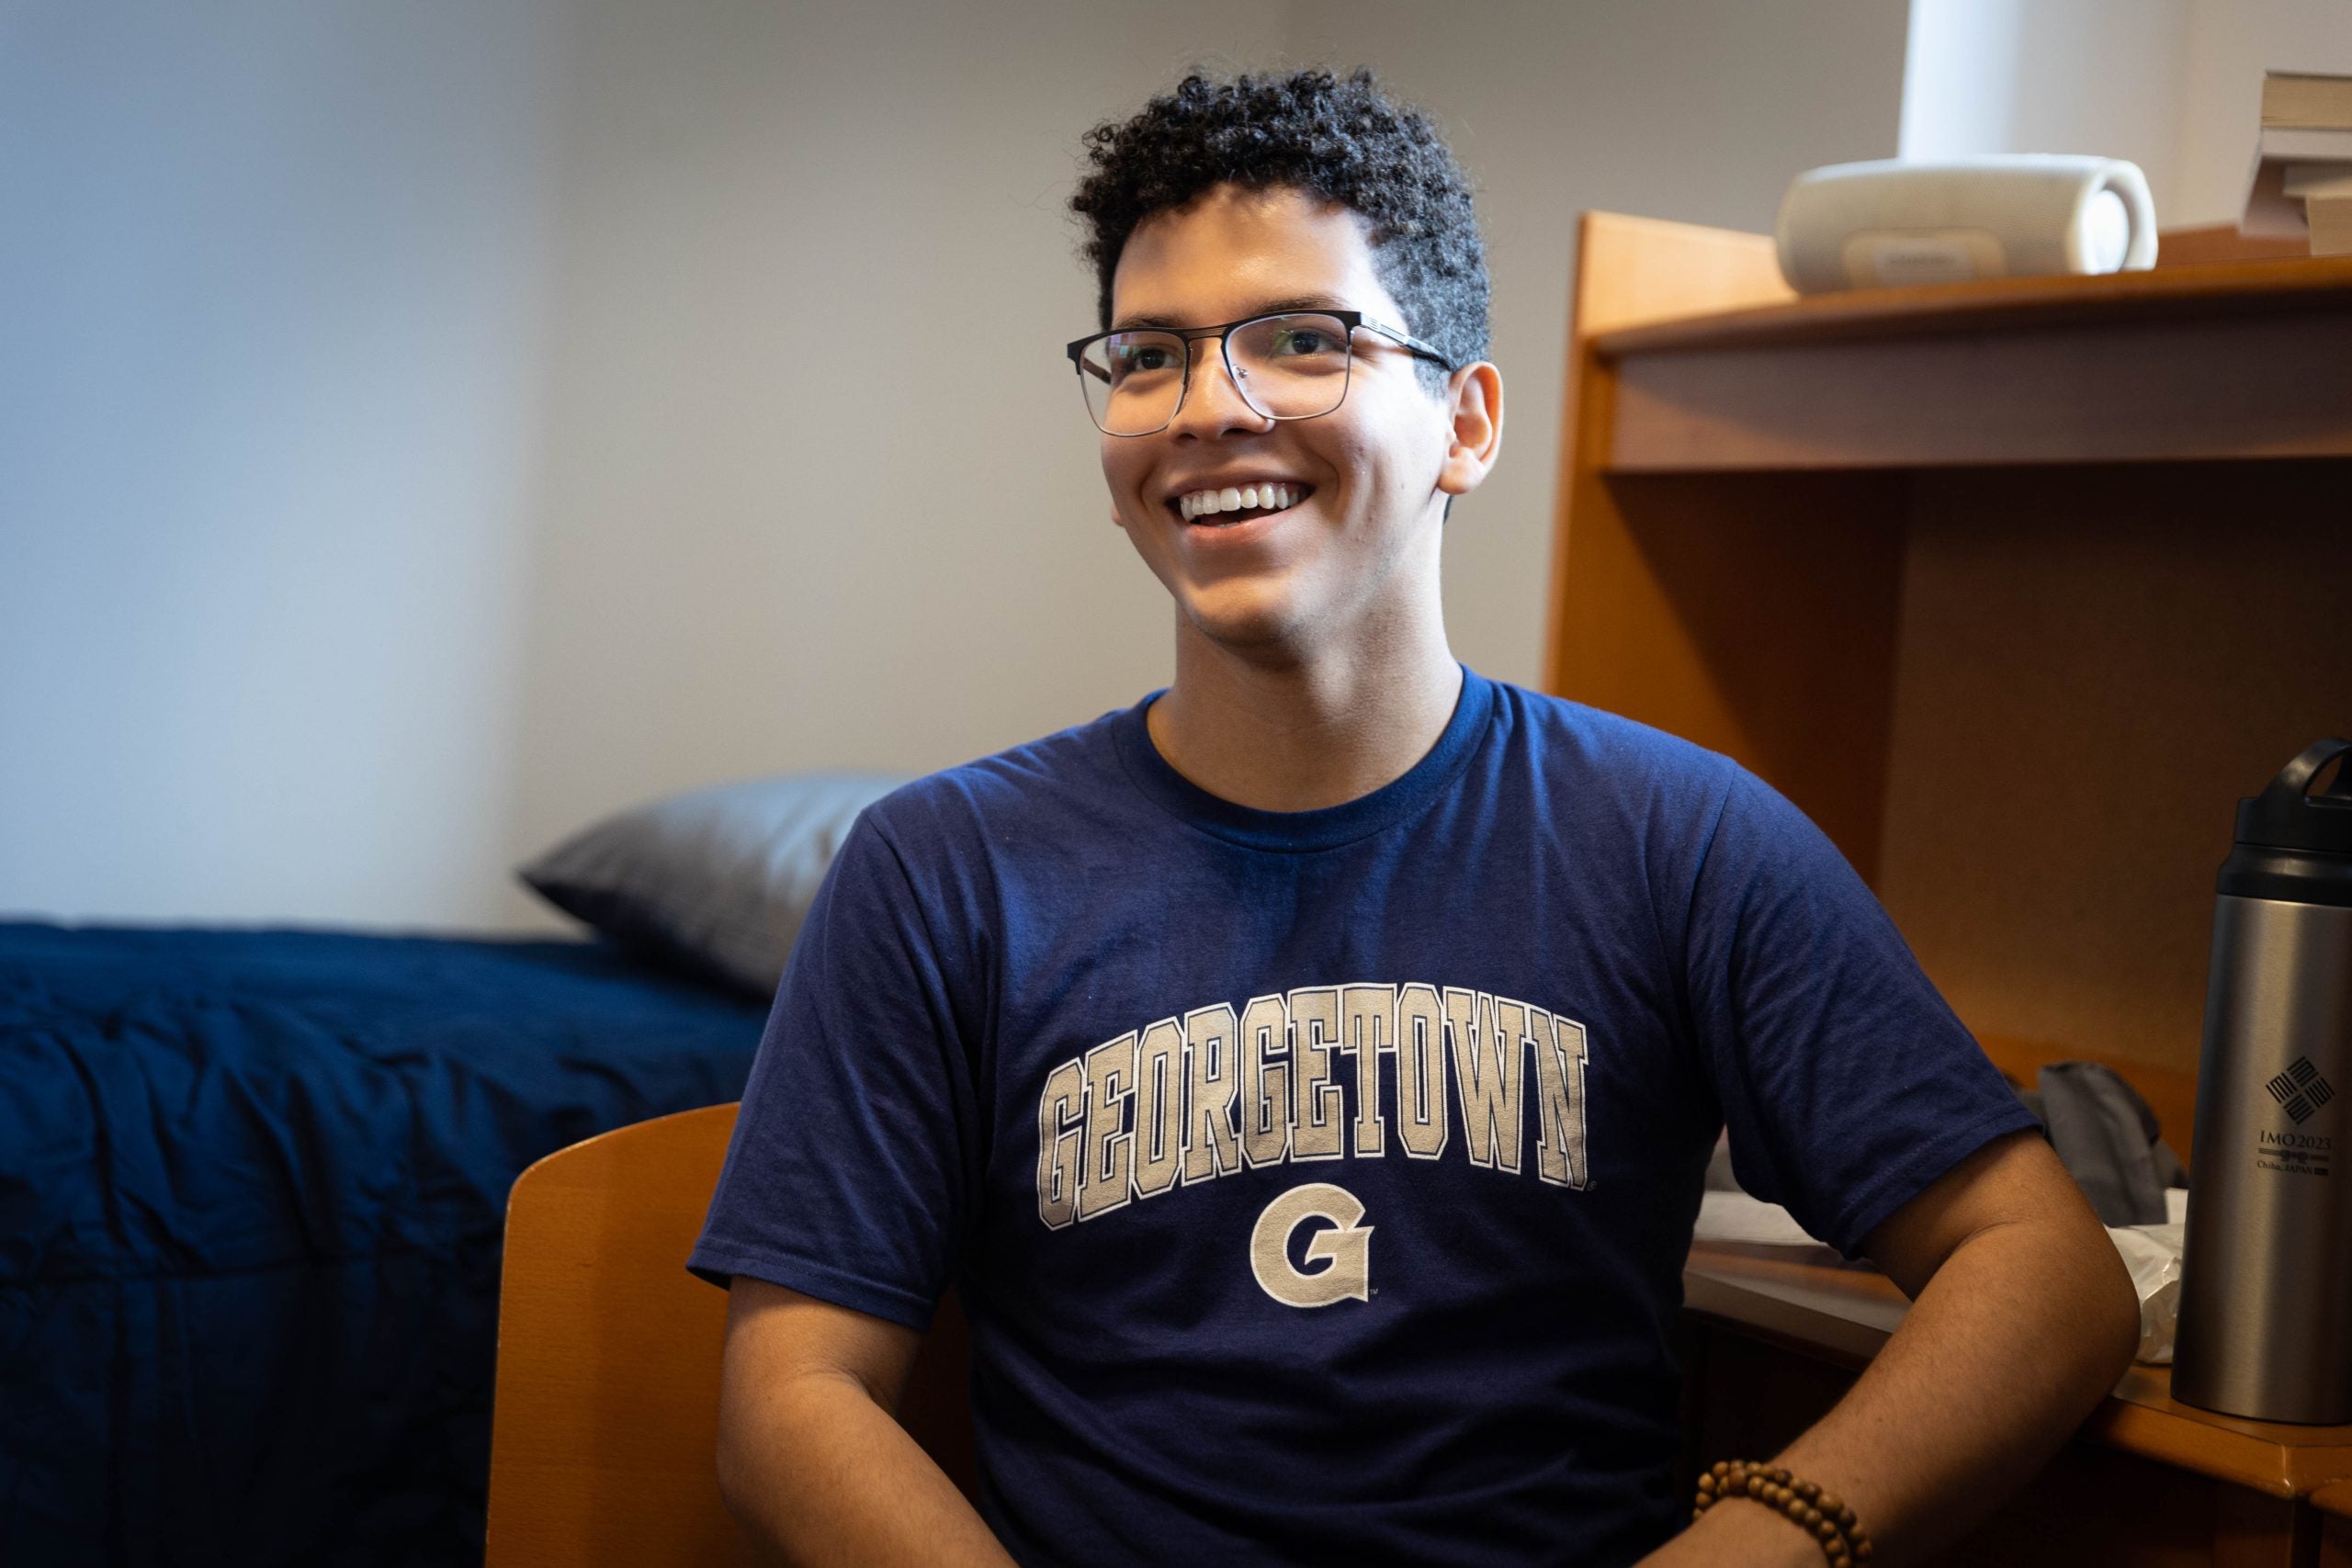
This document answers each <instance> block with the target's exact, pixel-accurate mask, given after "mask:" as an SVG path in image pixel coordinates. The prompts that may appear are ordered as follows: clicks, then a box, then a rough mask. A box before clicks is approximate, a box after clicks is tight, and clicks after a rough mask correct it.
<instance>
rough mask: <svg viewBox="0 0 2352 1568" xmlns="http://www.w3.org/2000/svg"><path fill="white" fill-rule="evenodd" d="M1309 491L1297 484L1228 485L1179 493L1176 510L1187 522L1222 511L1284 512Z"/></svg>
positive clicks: (1303, 497)
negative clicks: (1221, 487)
mask: <svg viewBox="0 0 2352 1568" xmlns="http://www.w3.org/2000/svg"><path fill="white" fill-rule="evenodd" d="M1305 497H1306V491H1305V490H1304V489H1302V488H1300V487H1299V486H1296V485H1272V484H1258V485H1227V486H1226V487H1225V488H1224V489H1223V490H1201V491H1193V493H1192V494H1190V495H1180V496H1178V497H1177V498H1176V512H1177V514H1178V515H1179V516H1181V517H1182V518H1183V519H1184V521H1185V522H1187V523H1190V522H1192V521H1193V520H1194V519H1196V518H1201V517H1213V516H1215V515H1216V513H1220V512H1243V511H1252V512H1254V511H1266V512H1283V511H1287V510H1289V509H1290V508H1291V507H1294V506H1295V505H1297V504H1298V503H1299V502H1300V501H1302V500H1303V499H1305Z"/></svg>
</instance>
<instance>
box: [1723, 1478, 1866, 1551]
mask: <svg viewBox="0 0 2352 1568" xmlns="http://www.w3.org/2000/svg"><path fill="white" fill-rule="evenodd" d="M1726 1497H1750V1498H1753V1499H1755V1500H1756V1501H1757V1502H1758V1503H1761V1504H1763V1505H1764V1506H1766V1507H1768V1508H1771V1509H1773V1510H1775V1511H1777V1512H1779V1513H1782V1514H1785V1515H1787V1516H1788V1517H1789V1520H1790V1522H1791V1523H1792V1524H1794V1525H1795V1526H1796V1527H1797V1528H1798V1529H1802V1530H1804V1532H1805V1533H1806V1534H1808V1535H1810V1536H1812V1537H1813V1539H1814V1540H1816V1541H1818V1542H1820V1544H1821V1554H1822V1555H1823V1556H1824V1557H1826V1558H1827V1559H1828V1560H1829V1568H1854V1564H1856V1563H1858V1562H1869V1561H1870V1560H1871V1538H1870V1537H1869V1536H1868V1535H1867V1534H1865V1533H1864V1532H1863V1529H1862V1527H1861V1525H1860V1522H1859V1521H1857V1520H1856V1519H1855V1517H1854V1510H1853V1509H1851V1508H1849V1507H1848V1506H1846V1505H1845V1504H1843V1503H1841V1502H1839V1501H1838V1495H1837V1494H1836V1493H1834V1492H1824V1491H1823V1490H1822V1489H1821V1488H1820V1487H1818V1486H1816V1485H1815V1484H1814V1483H1812V1482H1810V1481H1802V1480H1799V1479H1798V1478H1797V1477H1795V1476H1793V1475H1791V1474H1790V1473H1789V1472H1787V1471H1785V1470H1783V1469H1781V1467H1780V1466H1779V1465H1762V1464H1754V1463H1751V1462H1749V1461H1747V1460H1740V1459H1731V1460H1718V1461H1716V1462H1715V1465H1714V1468H1713V1469H1712V1470H1710V1471H1708V1472H1707V1473H1706V1474H1704V1475H1702V1476H1701V1477H1699V1498H1698V1506H1696V1507H1694V1508H1692V1509H1691V1518H1692V1519H1693V1520H1694V1521H1695V1520H1696V1519H1697V1518H1698V1517H1699V1516H1700V1515H1702V1514H1703V1513H1705V1512H1706V1511H1707V1510H1708V1509H1709V1508H1712V1507H1713V1506H1715V1505H1716V1504H1717V1503H1719V1502H1721V1501H1722V1500H1723V1499H1724V1498H1726Z"/></svg>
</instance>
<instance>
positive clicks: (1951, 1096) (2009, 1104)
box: [1685, 772, 2037, 1258]
mask: <svg viewBox="0 0 2352 1568" xmlns="http://www.w3.org/2000/svg"><path fill="white" fill-rule="evenodd" d="M1685 929H1686V931H1687V933H1688V941H1687V944H1686V946H1687V954H1688V957H1687V964H1688V968H1687V982H1686V983H1687V987H1688V994H1689V996H1690V998H1691V1018H1692V1023H1693V1026H1694V1029H1695V1031H1696V1033H1697V1036H1698V1041H1699V1045H1700V1049H1701V1050H1702V1053H1703V1055H1704V1056H1705V1058H1706V1063H1707V1067H1708V1070H1709V1071H1710V1073H1711V1074H1712V1075H1713V1079H1714V1083H1715V1087H1716V1091H1717V1094H1718V1096H1719V1097H1720V1100H1721V1101H1722V1105H1723V1111H1724V1124H1725V1126H1726V1127H1727V1128H1728V1129H1729V1131H1730V1134H1731V1155H1732V1169H1733V1173H1734V1174H1735V1175H1736V1176H1737V1177H1738V1179H1739V1182H1740V1185H1741V1186H1743V1187H1745V1188H1747V1190H1749V1191H1750V1192H1752V1193H1754V1194H1756V1195H1757V1196H1758V1197H1759V1198H1762V1199H1765V1200H1767V1201H1771V1202H1776V1203H1779V1204H1781V1205H1782V1206H1784V1207H1785V1208H1787V1209H1788V1210H1789V1212H1790V1213H1792V1214H1793V1215H1795V1216H1796V1219H1797V1221H1798V1223H1799V1224H1803V1225H1804V1228H1805V1229H1806V1230H1808V1231H1810V1232H1811V1233H1812V1234H1813V1235H1816V1236H1818V1237H1820V1238H1821V1239H1822V1240H1823V1241H1826V1242H1827V1243H1828V1244H1829V1245H1831V1246H1832V1247H1836V1248H1838V1251H1840V1252H1842V1253H1844V1254H1846V1255H1847V1256H1848V1257H1849V1258H1850V1257H1853V1256H1855V1254H1856V1253H1857V1252H1858V1250H1859V1249H1860V1246H1861V1241H1862V1238H1863V1237H1864V1236H1865V1235H1868V1234H1869V1232H1870V1230H1871V1227H1872V1226H1874V1225H1876V1224H1878V1223H1879V1222H1880V1221H1881V1220H1883V1219H1884V1218H1885V1217H1886V1216H1887V1215H1889V1214H1890V1213H1894V1211H1895V1210H1896V1209H1897V1208H1900V1207H1901V1206H1902V1205H1903V1204H1904V1203H1905V1201H1908V1200H1910V1199H1911V1198H1913V1197H1914V1196H1916V1195H1917V1193H1918V1192H1919V1191H1920V1190H1923V1189H1924V1188H1926V1187H1927V1186H1928V1184H1929V1183H1931V1182H1933V1181H1934V1180H1935V1179H1937V1178H1938V1177H1939V1176H1941V1175H1942V1174H1943V1173H1944V1172H1945V1171H1947V1170H1949V1169H1951V1168H1952V1167H1953V1166H1954V1165H1956V1164H1958V1163H1959V1162H1960V1161H1961V1160H1962V1158H1964V1157H1966V1156H1968V1155H1970V1154H1972V1153H1973V1152H1974V1151H1975V1150H1976V1149H1978V1148H1979V1147H1981V1146H1982V1145H1985V1143H1986V1142H1988V1141H1989V1140H1991V1139H1993V1138H1995V1137H1997V1136H1999V1135H2000V1134H2004V1133H2008V1132H2012V1131H2015V1130H2017V1129H2018V1128H2023V1127H2031V1126H2035V1125H2037V1123H2036V1122H2035V1121H2034V1119H2033V1116H2032V1114H2031V1112H2030V1111H2027V1110H2026V1108H2025V1106H2024V1104H2023V1102H2021V1101H2020V1100H2018V1097H2017V1095H2016V1094H2015V1093H2014V1092H2013V1091H2012V1090H2011V1089H2010V1088H2009V1087H2008V1084H2007V1081H2006V1080H2004V1079H2003V1078H2002V1077H2001V1075H2000V1074H1999V1072H1998V1071H1997V1070H1996V1069H1995V1068H1994V1066H1993V1065H1992V1064H1991V1063H1990V1062H1988V1061H1987V1060H1986V1059H1985V1054H1984V1052H1983V1051H1982V1050H1981V1049H1979V1048H1978V1046H1977V1044H1976V1042H1975V1040H1974V1038H1973V1037H1972V1036H1971V1035H1970V1034H1969V1032H1968V1031H1967V1029H1966V1028H1965V1027H1964V1026H1963V1025H1962V1023H1961V1021H1960V1020H1959V1019H1958V1018H1957V1017H1955V1016H1954V1015H1953V1013H1952V1010H1951V1008H1950V1007H1949V1006H1947V1005H1946V1003H1945V1002H1944V999H1943V998H1942V997H1940V996H1939V995H1938V994H1937V992H1936V989H1935V987H1934V986H1933V985H1932V984H1930V983H1929V981H1928V977H1927V976H1926V975H1925V974H1923V973H1922V972H1921V970H1920V968H1919V965H1918V962H1917V960H1916V959H1915V958H1913V956H1912V954H1911V950H1910V948H1909V947H1908V946H1906V945H1905V942H1904V941H1903V938H1902V936H1901V934H1900V933H1899V932H1897V931H1895V929H1894V921H1893V920H1892V919H1889V918H1888V917H1887V914H1886V911H1885V910H1884V909H1883V908H1881V907H1880V905H1879V902H1878V899H1877V898H1876V897H1874V896H1873V895H1872V894H1871V891H1870V889H1869V888H1868V887H1867V886H1864V884H1863V882H1862V880H1861V878H1860V876H1858V875H1856V874H1855V873H1854V870H1853V868H1852V867H1851V866H1849V865H1848V864H1847V863H1846V860H1845V857H1844V856H1842V855H1840V854H1839V853H1838V850H1837V848H1836V846H1835V845H1833V844H1831V843H1830V842H1829V840H1828V839H1827V838H1826V837H1825V836H1823V834H1822V832H1821V830H1820V829H1817V828H1815V826H1814V825H1813V823H1812V822H1810V821H1809V820H1807V819H1806V818H1805V816H1804V813H1802V812H1800V811H1799V810H1797V808H1796V807H1793V806H1792V805H1791V804H1790V803H1789V802H1788V801H1787V800H1785V799H1783V798H1781V795H1778V794H1776V793H1775V792H1774V791H1773V790H1772V789H1771V788H1770V786H1768V785H1766V784H1764V783H1763V782H1762V781H1760V780H1758V779H1757V778H1756V777H1754V776H1753V775H1752V774H1749V773H1745V772H1738V773H1735V774H1734V775H1733V778H1732V782H1731V784H1730V786H1729V789H1728V792H1727V793H1726V795H1724V801H1723V807H1722V810H1721V812H1720V814H1719V816H1718V818H1717V820H1716V826H1715V830H1714V833H1713V838H1712V840H1711V841H1710V842H1709V843H1708V844H1707V846H1706V849H1705V852H1704V855H1703V858H1702V861H1701V863H1700V867H1699V871H1698V874H1697V877H1696V880H1695V882H1694V884H1693V886H1692V892H1691V914H1690V921H1689V924H1688V926H1687V927H1686V928H1685Z"/></svg>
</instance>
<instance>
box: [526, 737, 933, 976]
mask: <svg viewBox="0 0 2352 1568" xmlns="http://www.w3.org/2000/svg"><path fill="white" fill-rule="evenodd" d="M905 782H906V778H905V776H904V775H902V774H897V773H794V774H786V775H782V776H778V777H774V778H764V779H752V780H750V781H748V782H746V783H743V784H718V785H715V786H713V787H711V788H707V789H698V790H695V791H692V792H691V793H688V794H685V795H671V796H669V797H667V798H666V799H662V800H657V801H653V802H651V803H650V804H648V805H645V806H640V807H635V808H633V809H631V810H628V811H623V812H620V813H618V814H617V815H616V816H613V817H608V818H605V820H603V821H601V822H598V823H596V824H594V826H592V827H589V828H586V829H582V831H580V832H578V833H576V834H574V835H572V836H571V838H569V839H566V840H564V841H563V842H562V843H560V844H558V845H557V846H555V848H553V849H551V850H549V851H548V852H546V853H545V854H543V855H541V856H539V857H538V858H537V860H534V861H532V862H531V863H529V864H527V865H526V866H524V867H522V868H521V869H520V870H519V871H518V872H517V873H516V874H517V875H519V876H520V877H522V879H523V880H524V881H525V882H526V883H527V884H528V885H529V886H531V888H532V889H533V890H534V891H536V892H537V894H538V895H539V896H540V897H543V898H545V899H547V901H548V903H550V904H553V905H554V906H555V907H556V908H559V909H561V910H563V911H564V912H565V913H566V914H569V915H574V916H577V917H578V918H579V919H583V920H585V921H587V922H588V923H589V924H590V925H592V926H594V927H595V928H596V929H597V930H598V931H603V932H604V933H605V934H606V935H607V936H610V937H613V938H615V939H616V940H618V941H620V942H627V943H629V944H631V945H634V946H637V947H640V948H645V949H649V950H650V951H652V952H654V953H659V954H661V955H662V956H663V957H665V958H668V959H671V960H673V961H674V962H677V963H682V964H686V965H688V966H690V967H691V968H693V969H695V970H696V971H698V972H699V973H701V974H703V975H706V976H710V977H711V978H713V979H717V980H719V981H721V982H723V983H725V984H727V985H729V986H735V987H741V988H742V989H744V990H747V991H750V992H752V993H753V994H754V995H758V996H763V997H766V996H773V995H774V994H775V987H776V980H777V978H778V976H781V975H782V974H783V973H784V961H785V958H786V955H787V954H788V953H791V951H792V942H793V939H794V938H795V937H797V936H798V935H799V934H800V922H801V920H802V919H804V918H805V917H806V916H807V915H808V913H809V904H810V903H811V902H812V901H813V900H814V899H815V898H816V897H817V889H818V887H819V886H820V884H821V883H822V882H823V881H824V878H825V872H826V870H827V868H828V867H830V866H831V864H832V863H833V855H834V853H835V852H836V851H838V850H839V849H840V848H841V844H842V839H844V838H846V837H847V836H848V834H849V829H850V825H851V824H852V823H853V822H854V821H856V820H857V814H858V813H859V812H861V811H863V810H864V809H865V807H866V806H867V804H868V803H869V802H872V801H875V800H878V799H880V798H881V797H882V796H883V795H888V794H889V793H890V791H892V790H893V789H896V788H897V787H898V786H899V785H900V784H904V783H905Z"/></svg>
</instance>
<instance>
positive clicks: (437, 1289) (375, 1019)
mask: <svg viewBox="0 0 2352 1568" xmlns="http://www.w3.org/2000/svg"><path fill="white" fill-rule="evenodd" d="M762 1021H763V1009H761V1008H760V1007H759V1006H757V1005H756V1004H754V1003H751V1002H748V1001H745V1000H742V999H741V998H735V997H731V996H729V995H727V994H725V993H722V992H718V991H715V990H711V989H708V988H707V987H702V986H699V985H697V984H695V983H694V982H691V981H686V980H681V979H678V978H674V977H672V976H667V975H664V974H662V973H660V972H658V971H654V970H651V969H648V968H646V967H644V966H642V965H640V964H636V963H634V962H632V961H630V960H629V959H627V958H625V957H623V956H621V955H620V954H618V953H615V952H614V951H612V950H611V949H609V948H606V947H605V946H602V945H599V944H595V943H591V942H474V941H448V940H436V939H427V938H414V937H398V938H395V937H374V936H354V935H340V934H329V933H322V932H287V931H266V932H254V931H145V930H88V929H85V930H67V929H62V928H59V927H56V926H49V925H28V924H6V923H0V1563H7V1564H11V1565H14V1568H34V1565H40V1568H46V1565H48V1564H52V1563H56V1564H62V1563H73V1564H76V1565H79V1564H84V1563H92V1564H97V1563H104V1564H141V1565H144V1564H166V1563H169V1564H199V1563H203V1564H209V1563H236V1564H239V1565H240V1568H244V1565H260V1564H272V1563H379V1562H380V1563H401V1564H414V1563H424V1564H440V1563H461V1562H479V1561H480V1559H481V1540H482V1505H483V1496H484V1493H485V1490H486V1486H487V1481H488V1475H489V1456H490V1398H491V1384H492V1364H493V1356H494V1351H495V1344H496V1327H497V1314H498V1262H499V1247H500V1235H501V1226H502V1224H503V1218H504V1213H505V1205H506V1193H507V1190H508V1188H509V1187H511V1186H512V1185H513V1184H514V1180H515V1177H516V1175H518V1174H519V1173H520V1172H521V1171H522V1169H523V1168H524V1167H525V1166H526V1165H528V1164H529V1163H530V1162H531V1161H533V1160H535V1159H537V1158H538V1157H539V1156H542V1155H545V1154H548V1153H549V1152H551V1151H553V1150H555V1149H558V1148H560V1147H562V1146H563V1145H567V1144H571V1143H574V1142H577V1141H578V1140H580V1139H582V1138H585V1137H589V1136H591V1135H593V1134H597V1133H601V1132H605V1131H606V1130H607V1129H610V1128H613V1127H617V1126H621V1125H624V1124H626V1123H628V1122H637V1121H641V1120H643V1119H645V1118H647V1117H650V1116H659V1115H663V1114H666V1113H668V1112H670V1111H684V1110H687V1109H690V1108H692V1107H695V1106H700V1105H711V1104H716V1103H718V1102H720V1101H724V1100H733V1099H736V1098H738V1097H739V1096H740V1095H741V1091H742V1087H743V1081H744V1077H745V1076H746V1075H747V1073H748V1072H749V1071H750V1067H751V1062H752V1054H753V1052H754V1050H755V1049H756V1048H757V1046H758V1043H759V1037H760V1029H761V1023H762ZM683 1261H684V1260H683V1259H682V1260H681V1266H683Z"/></svg>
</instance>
